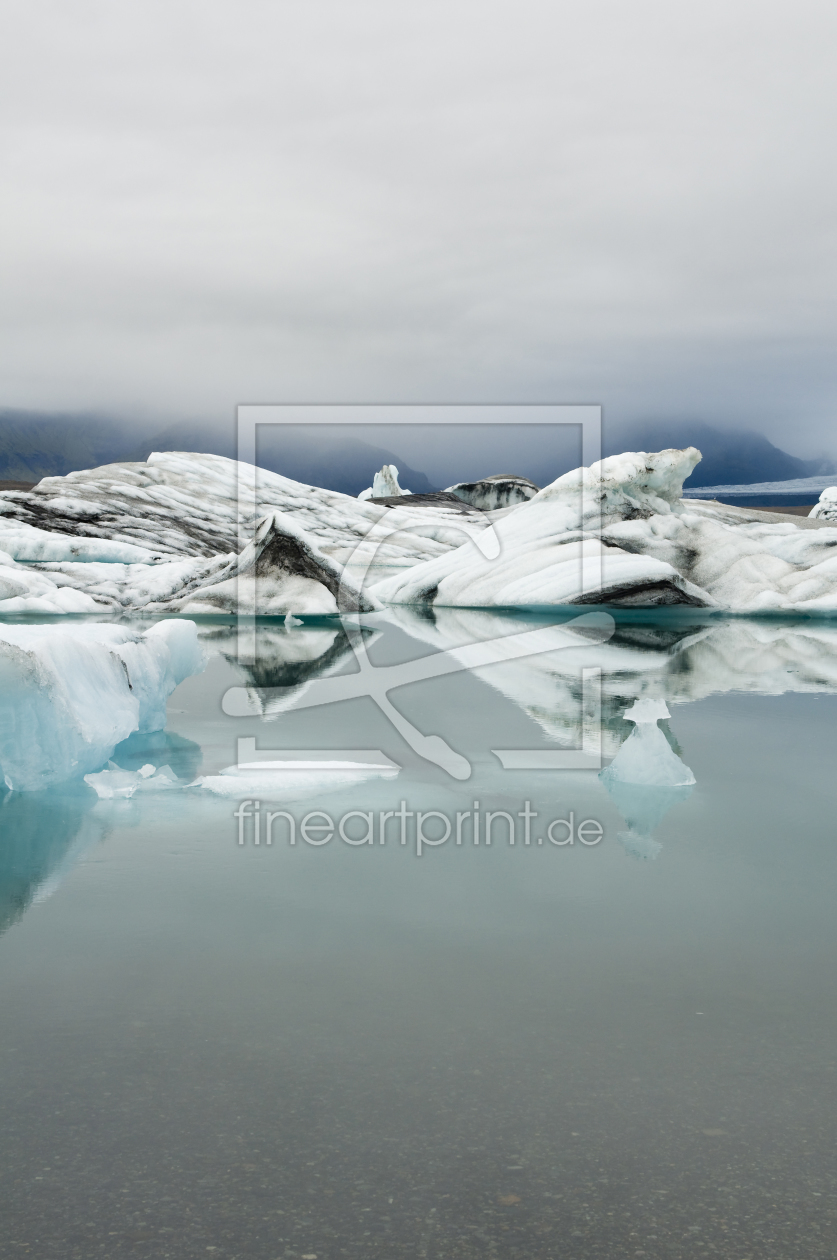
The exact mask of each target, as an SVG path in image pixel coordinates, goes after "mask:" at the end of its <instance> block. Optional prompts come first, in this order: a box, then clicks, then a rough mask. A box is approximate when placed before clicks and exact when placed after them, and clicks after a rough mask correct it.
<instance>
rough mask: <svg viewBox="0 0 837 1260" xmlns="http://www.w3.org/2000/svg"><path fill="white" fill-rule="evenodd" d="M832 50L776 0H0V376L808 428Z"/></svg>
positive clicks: (197, 412) (826, 38)
mask: <svg viewBox="0 0 837 1260" xmlns="http://www.w3.org/2000/svg"><path fill="white" fill-rule="evenodd" d="M835 63H837V8H835V6H834V5H833V4H826V3H805V2H804V0H803V2H802V3H800V2H799V0H795V2H794V3H793V4H791V3H789V2H788V0H782V3H774V2H773V0H753V2H750V0H747V2H742V0H722V2H715V0H709V2H707V0H701V3H700V4H675V3H672V2H671V0H652V2H647V0H631V3H629V4H628V3H625V0H604V2H601V0H578V2H576V3H562V2H561V0H546V2H543V3H541V2H540V0H536V2H527V0H509V2H508V3H495V2H494V0H478V2H477V0H443V2H441V3H437V2H436V0H421V2H420V3H418V2H417V3H402V4H397V3H392V0H377V2H376V3H364V2H362V0H360V2H359V0H335V2H332V0H293V2H292V3H287V2H284V0H271V2H269V3H265V2H262V0H228V2H226V3H218V2H217V0H194V2H192V3H186V2H184V0H164V3H156V2H155V0H135V2H133V3H122V2H120V0H102V2H100V3H87V2H85V0H73V3H72V4H68V3H67V2H66V0H35V2H34V3H33V0H0V100H2V107H1V108H0V121H1V122H2V131H1V132H0V144H2V172H3V174H2V181H0V215H1V216H2V223H0V227H1V228H2V230H0V303H2V307H1V308H0V309H1V310H2V315H1V316H0V317H1V318H2V337H0V405H5V406H24V407H32V408H47V407H48V408H91V407H92V408H98V409H101V410H106V411H118V412H120V413H122V414H137V415H140V414H142V415H145V416H148V415H151V416H158V415H159V417H160V418H161V419H162V420H167V419H169V418H171V419H175V418H177V417H180V416H189V417H207V418H222V419H224V420H226V419H227V418H228V417H229V416H230V415H231V412H232V409H233V407H234V405H235V404H236V403H237V402H283V401H297V400H299V401H304V400H307V401H315V400H316V401H328V402H340V401H347V402H357V401H364V400H367V399H368V400H380V401H383V400H387V401H390V400H391V401H410V400H412V401H433V400H437V399H439V400H441V399H444V400H468V401H518V400H519V401H526V400H529V401H557V402H598V403H603V404H604V405H605V407H606V409H607V415H608V417H609V419H610V420H611V422H612V421H614V420H617V419H636V418H642V417H657V418H664V417H669V416H677V417H701V418H703V419H705V420H708V421H710V422H712V423H725V424H730V425H747V426H752V427H756V428H759V429H761V430H762V431H764V432H766V433H767V434H768V435H769V436H771V437H772V438H773V439H774V440H775V441H778V442H779V444H780V445H782V446H784V447H785V448H786V449H789V450H792V451H793V452H794V453H798V454H805V455H808V454H818V453H820V452H821V451H823V450H828V451H831V452H832V453H834V454H837V438H834V439H833V438H832V434H831V430H832V427H833V426H832V418H833V417H834V416H835V401H837V399H835V391H837V372H835V353H834V351H835V345H834V339H835V331H837V327H836V326H837V283H836V282H837V249H835V244H837V242H836V241H835V237H837V204H835V202H837V187H836V185H837V163H835V159H834V149H835V141H834V130H835V118H837V99H835V98H837V73H836V72H835V71H836V70H837V65H836V64H835Z"/></svg>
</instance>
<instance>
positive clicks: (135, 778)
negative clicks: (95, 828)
mask: <svg viewBox="0 0 837 1260" xmlns="http://www.w3.org/2000/svg"><path fill="white" fill-rule="evenodd" d="M84 782H85V783H86V784H87V785H88V786H89V787H92V788H93V790H94V792H95V793H96V795H97V796H98V797H99V799H100V800H103V801H111V800H129V799H130V798H131V797H132V796H134V795H135V793H137V792H167V791H170V790H171V789H172V788H182V787H185V786H186V784H185V783H182V782H181V781H180V780H179V779H178V778H177V775H176V774H175V773H174V771H173V770H172V768H171V766H161V767H160V769H159V770H158V769H157V768H156V766H152V765H147V766H143V767H142V769H140V770H120V769H119V767H118V766H116V765H114V763H113V762H112V761H109V762H108V768H107V770H100V771H99V773H98V774H86V775H85V776H84Z"/></svg>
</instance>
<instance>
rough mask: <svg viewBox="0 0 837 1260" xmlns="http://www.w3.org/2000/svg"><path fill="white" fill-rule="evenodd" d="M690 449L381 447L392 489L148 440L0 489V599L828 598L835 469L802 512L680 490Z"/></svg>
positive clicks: (297, 602)
mask: <svg viewBox="0 0 837 1260" xmlns="http://www.w3.org/2000/svg"><path fill="white" fill-rule="evenodd" d="M699 459H700V452H699V451H697V450H696V449H695V448H694V447H688V448H686V449H685V450H668V451H658V452H644V451H638V452H637V451H635V452H627V453H625V454H622V455H615V456H611V457H609V458H608V459H604V460H600V461H598V462H597V463H594V464H591V465H590V466H589V467H587V468H580V469H575V470H574V471H573V472H569V473H566V474H565V475H564V476H562V477H559V478H558V479H557V480H556V481H554V482H552V484H551V485H548V486H545V487H543V489H541V490H538V489H537V487H536V486H534V485H533V484H532V483H531V482H528V481H527V480H526V479H525V478H521V477H517V476H512V475H506V474H498V475H496V476H492V477H486V478H483V479H482V480H481V481H474V482H461V483H457V484H456V485H454V486H451V487H450V488H449V490H448V491H442V492H438V493H437V494H433V495H410V494H407V493H403V492H401V490H400V487H398V483H397V474H396V473H395V472H394V471H393V469H394V466H393V465H387V466H386V468H385V469H382V470H381V472H380V473H378V474H376V476H377V477H378V478H383V480H381V482H380V483H378V482H376V485H377V486H378V489H386V490H395V489H397V490H398V493H395V494H387V495H384V496H382V498H383V499H384V500H385V501H383V502H373V501H371V500H369V499H366V500H364V499H356V498H353V497H351V496H349V495H344V494H339V493H338V492H336V491H330V490H324V489H321V488H319V487H317V486H306V485H303V484H302V483H300V482H296V481H293V480H291V479H290V478H287V477H282V476H280V475H279V474H276V473H269V472H265V471H264V470H262V469H256V468H254V467H252V466H251V465H248V464H238V463H236V461H234V460H229V459H224V458H223V457H221V456H215V455H196V454H187V453H183V452H168V453H156V454H153V455H151V456H149V458H148V461H147V462H146V463H145V464H113V465H109V466H106V467H104V468H99V469H93V470H91V471H89V472H83V473H71V474H70V475H69V476H68V477H53V478H45V479H44V480H43V481H42V482H40V483H39V485H38V486H36V487H34V489H32V490H28V491H22V490H8V491H0V615H2V614H6V613H13V614H19V613H33V612H34V613H43V614H45V615H64V614H66V613H90V612H95V611H99V612H101V611H103V610H112V611H115V612H121V611H130V612H132V613H153V614H159V613H163V614H165V613H172V612H176V613H185V614H187V615H192V614H195V615H197V614H202V615H203V614H208V613H210V614H214V613H225V614H228V613H235V612H244V613H248V614H255V615H266V616H275V617H282V618H285V617H287V616H288V615H289V614H290V615H291V616H297V617H300V616H303V617H304V616H318V617H320V616H335V615H336V614H337V613H338V612H344V611H360V612H362V611H372V610H375V609H379V608H380V607H382V606H383V605H394V606H398V605H407V604H415V605H418V606H420V607H425V608H427V607H433V608H434V609H436V608H444V607H449V608H466V607H470V608H488V609H490V608H500V607H511V608H521V607H533V606H534V607H543V606H558V605H570V606H572V605H579V604H581V605H583V604H605V605H612V606H614V607H659V606H665V605H682V606H686V607H691V608H702V609H707V610H714V611H724V612H734V613H774V612H797V613H798V612H805V613H808V612H812V613H834V612H837V551H835V548H837V499H834V498H829V497H828V496H829V495H830V494H831V493H832V490H833V488H832V489H830V490H826V491H825V492H824V493H823V496H822V499H821V502H820V504H818V505H817V507H816V508H815V509H814V512H813V513H812V515H811V516H810V517H796V516H782V515H781V514H777V513H770V512H760V511H757V510H754V509H746V508H737V507H728V506H726V505H724V504H720V503H715V502H711V501H703V500H698V499H688V498H684V496H683V481H684V479H685V478H686V477H688V475H689V473H691V471H692V470H693V468H694V467H695V465H696V464H697V462H698V460H699ZM384 474H386V476H384ZM387 478H390V480H387ZM374 489H375V486H373V487H372V490H373V491H374ZM834 493H835V495H837V490H834ZM482 535H484V537H482ZM488 539H490V540H492V546H491V547H489V546H487V545H483V544H484V543H485V542H486V540H488ZM4 540H5V542H4ZM475 541H476V542H477V545H476V546H475V545H474V542H475Z"/></svg>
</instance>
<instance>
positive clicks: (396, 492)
mask: <svg viewBox="0 0 837 1260" xmlns="http://www.w3.org/2000/svg"><path fill="white" fill-rule="evenodd" d="M403 494H412V491H411V490H402V488H401V486H399V484H398V469H397V468H396V467H395V464H384V466H383V468H382V469H381V471H380V472H376V473H375V476H374V477H373V479H372V485H371V486H370V487H369V489H368V490H361V492H360V494H359V495H358V496H357V497H358V498H359V499H360V500H361V501H363V500H365V499H395V498H399V497H400V496H401V495H403Z"/></svg>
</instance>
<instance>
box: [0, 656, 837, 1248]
mask: <svg viewBox="0 0 837 1260" xmlns="http://www.w3.org/2000/svg"><path fill="white" fill-rule="evenodd" d="M237 677H238V675H237V674H236V673H235V671H234V669H233V667H232V666H229V665H227V664H224V663H222V662H220V661H217V662H216V663H215V664H214V665H213V666H212V667H211V669H210V671H209V672H208V674H207V675H206V676H205V678H204V679H200V680H191V681H190V682H189V683H187V684H185V685H184V686H183V687H182V688H181V689H180V690H179V691H178V693H176V695H175V697H174V698H173V701H172V708H173V709H177V708H180V709H183V710H185V711H184V712H180V713H173V714H172V718H171V729H172V730H173V731H176V732H178V733H179V735H180V737H181V744H180V745H179V755H181V756H182V757H184V758H186V759H188V757H190V756H191V757H192V758H193V759H194V758H195V757H196V756H199V755H200V752H201V750H200V749H198V750H197V752H196V750H195V749H194V746H193V745H190V744H187V743H186V742H185V741H186V740H191V741H194V743H195V744H199V745H201V748H202V755H203V758H204V765H205V767H208V768H209V769H214V768H217V767H218V766H221V765H224V764H228V763H229V762H230V761H231V760H233V759H234V754H233V751H232V737H233V735H240V734H251V733H258V736H259V739H260V741H263V742H264V743H265V745H266V746H270V745H271V744H272V743H275V744H276V745H282V744H283V743H286V746H290V744H291V742H292V741H293V739H294V738H295V737H296V735H297V734H299V737H300V738H302V732H305V734H306V735H307V736H308V737H309V738H310V737H311V733H312V731H313V730H314V726H313V723H314V718H313V716H312V714H310V713H309V714H307V715H305V714H301V715H296V716H294V717H291V718H286V719H282V718H279V719H277V721H276V722H275V723H272V724H267V723H264V722H263V721H261V720H260V719H255V718H254V719H251V720H246V721H238V722H234V721H232V720H231V719H229V718H225V717H224V716H223V714H222V713H221V711H220V695H221V694H222V692H223V690H224V688H225V686H226V685H228V683H229V682H230V680H232V681H235V680H236V679H237ZM433 687H436V688H437V691H436V692H434V691H433ZM433 687H430V688H428V689H425V690H424V691H423V692H422V696H423V697H424V698H423V699H421V700H420V699H418V698H417V699H416V700H415V706H416V707H417V708H421V705H422V704H424V705H425V706H426V708H427V709H428V710H429V711H433V709H434V706H436V711H437V712H438V711H439V709H438V706H439V705H444V704H448V705H453V706H454V709H455V712H454V713H453V715H452V716H451V720H450V722H447V723H445V724H441V723H439V724H437V725H436V727H435V728H429V729H442V726H443V725H444V729H445V734H446V738H449V739H450V741H451V742H452V743H453V744H454V745H455V746H461V741H462V740H466V739H467V738H468V734H469V732H470V738H471V742H472V747H473V754H472V755H473V759H474V763H475V771H474V777H473V779H472V781H470V782H468V783H465V784H461V783H459V784H458V783H454V782H453V781H452V780H450V779H449V778H447V777H446V776H445V775H444V774H443V773H442V772H441V771H436V770H435V769H434V768H433V767H428V766H426V765H423V764H422V763H420V762H418V761H417V759H416V758H414V757H413V758H412V760H410V758H409V757H408V756H406V755H403V754H404V753H405V750H404V748H403V746H401V745H400V744H398V743H393V740H392V739H390V737H389V736H388V734H387V731H386V724H385V723H384V721H383V719H382V718H380V716H379V715H378V714H376V713H375V712H374V711H372V709H371V705H369V704H368V703H367V702H364V701H357V702H352V704H350V705H348V704H347V705H344V706H342V708H341V710H340V711H338V710H337V709H335V710H334V714H333V716H332V719H331V720H332V721H333V724H334V743H335V746H338V747H351V746H353V743H358V744H359V745H362V746H369V747H380V748H385V749H386V750H387V751H388V752H390V753H391V754H392V755H396V756H398V754H402V755H401V762H402V764H404V766H405V769H404V771H403V772H402V775H401V777H400V778H399V779H398V780H397V781H395V782H390V783H387V782H376V783H373V784H372V785H371V786H370V785H367V786H365V787H357V788H353V789H351V790H350V791H344V792H343V793H340V794H338V795H337V796H331V797H322V798H321V799H318V800H317V801H315V802H313V803H312V804H311V805H310V807H311V808H313V807H314V805H316V804H319V805H321V807H322V808H325V809H328V810H330V811H331V812H332V813H333V814H334V815H338V814H340V813H342V812H345V811H346V810H349V809H375V810H376V811H377V810H379V809H392V808H397V806H398V803H399V801H400V800H401V799H404V798H406V799H407V801H408V802H409V804H410V806H411V808H413V807H415V806H416V805H418V807H419V808H426V809H438V810H440V811H448V812H453V811H455V810H456V809H457V808H458V809H461V810H466V809H469V808H470V803H471V802H472V800H473V799H474V795H475V794H477V795H478V796H479V798H480V799H481V801H482V802H483V803H484V805H486V806H487V807H489V808H495V809H502V808H505V809H508V810H510V811H512V807H514V810H517V809H520V808H522V806H523V802H524V801H525V800H527V799H528V800H530V801H531V802H532V807H533V808H534V809H536V810H538V811H539V813H540V815H541V817H542V818H544V819H545V818H550V817H558V816H563V814H565V813H566V812H567V811H568V810H570V809H572V810H573V811H574V813H575V815H576V818H584V817H593V818H596V819H598V820H600V821H601V823H602V825H603V827H604V830H605V835H604V839H603V841H602V843H601V844H600V845H598V846H596V847H592V848H582V847H581V846H579V845H575V846H572V847H569V846H567V847H563V848H556V847H552V846H548V845H542V846H538V845H536V844H533V845H531V846H529V847H528V848H527V847H524V846H523V845H522V844H520V843H518V844H517V845H516V846H515V847H514V848H509V847H508V846H507V845H506V844H505V843H503V842H501V841H500V840H497V839H495V843H494V844H493V845H492V846H491V848H485V847H484V845H483V846H480V847H479V848H475V847H473V845H468V844H463V845H462V846H461V847H459V848H456V847H454V846H453V845H450V844H449V845H446V846H444V847H440V848H439V849H436V850H434V851H431V852H429V853H426V854H425V855H424V856H423V857H422V858H420V859H419V858H417V857H416V855H415V852H414V849H413V848H412V847H411V846H405V847H404V848H402V847H401V846H399V845H398V844H397V843H388V844H387V845H385V846H384V847H381V846H379V845H375V846H373V847H371V848H365V847H364V848H350V847H349V846H347V845H345V844H342V843H340V842H338V841H335V842H332V843H331V844H329V845H327V846H325V847H323V848H319V849H313V848H308V847H306V846H304V845H297V846H296V847H294V848H291V847H289V846H288V845H287V844H286V843H284V842H279V841H277V842H275V843H274V845H273V846H272V847H271V848H266V847H264V846H261V847H260V848H255V847H254V846H253V845H252V844H250V843H248V844H246V845H245V846H244V847H243V848H242V847H239V846H238V845H237V843H236V827H237V824H236V823H235V821H234V819H233V817H232V813H233V809H234V808H235V802H234V801H224V800H209V801H187V800H184V799H183V798H180V797H171V796H169V797H166V798H164V799H161V800H152V799H150V798H147V799H145V800H142V801H139V800H134V801H131V802H122V803H120V802H117V803H113V804H110V803H106V802H100V803H96V802H95V800H94V799H93V798H92V797H91V796H90V795H89V794H88V793H86V791H85V790H84V789H81V790H75V791H69V790H67V791H65V792H54V793H51V794H49V795H48V796H47V795H37V796H30V797H24V796H22V795H19V794H18V795H15V796H11V797H9V798H7V800H6V802H5V805H4V806H3V807H2V810H0V825H2V828H3V845H4V858H3V860H4V861H5V867H4V868H3V870H2V872H0V914H2V918H3V923H4V924H5V925H6V926H7V928H8V930H7V931H6V934H5V936H3V938H2V940H0V1012H2V1027H1V1028H0V1063H2V1075H0V1105H1V1106H2V1121H3V1130H2V1131H3V1141H2V1144H1V1145H0V1196H1V1202H2V1233H1V1235H0V1255H2V1256H3V1257H6V1256H22V1255H30V1256H37V1257H53V1256H55V1257H62V1258H64V1257H103V1258H107V1257H119V1258H121V1257H127V1256H137V1257H149V1258H151V1257H163V1256H171V1257H178V1258H180V1257H198V1256H199V1257H202V1260H207V1257H213V1260H221V1258H223V1260H232V1257H241V1258H243V1257H253V1258H254V1260H277V1258H278V1257H282V1256H289V1257H290V1256H296V1257H311V1256H316V1257H317V1258H318V1260H337V1258H338V1257H358V1258H366V1257H381V1258H382V1260H383V1258H386V1260H390V1258H392V1260H395V1258H400V1257H405V1258H407V1257H409V1258H410V1260H412V1258H414V1257H415V1258H419V1257H427V1258H428V1260H443V1258H447V1257H450V1258H453V1257H461V1258H463V1260H472V1258H474V1260H476V1258H477V1257H489V1258H491V1260H505V1258H506V1257H509V1258H511V1257H520V1258H525V1260H542V1258H544V1260H545V1258H547V1257H549V1258H550V1260H552V1258H555V1260H558V1258H564V1257H567V1258H575V1257H578V1258H581V1257H585V1258H586V1257H601V1258H602V1260H605V1258H606V1260H612V1258H614V1257H635V1256H646V1257H648V1258H649V1260H653V1258H655V1257H660V1258H663V1257H665V1258H666V1260H668V1258H669V1257H671V1258H675V1257H696V1256H702V1255H706V1256H719V1257H725V1258H729V1260H747V1258H748V1257H751V1258H752V1260H765V1258H770V1260H773V1258H774V1257H775V1258H776V1260H779V1258H782V1260H785V1258H789V1257H800V1258H802V1257H806V1258H807V1257H817V1256H823V1257H832V1256H834V1255H835V1254H837V1239H835V1225H834V1221H835V1211H836V1210H837V1178H835V1154H834V1151H835V1143H834V1132H835V1109H836V1107H837V1088H835V1085H837V1080H835V1075H836V1074H837V1073H836V1069H837V1028H835V1001H834V989H835V983H834V974H835V944H836V943H837V915H835V895H836V894H837V835H836V834H835V808H834V804H835V788H834V784H835V772H834V766H835V753H836V752H837V697H836V696H834V695H831V694H808V695H785V696H764V695H757V694H755V695H754V694H751V695H739V694H726V695H720V696H709V697H708V698H705V699H698V700H696V701H695V702H693V703H691V704H680V705H677V706H676V707H675V706H672V721H671V728H672V731H673V733H674V735H675V736H676V739H677V741H678V743H679V746H680V749H681V756H682V758H683V760H684V761H685V762H686V763H687V764H688V765H689V766H690V767H691V768H692V770H693V771H694V774H695V777H696V779H697V786H696V787H695V789H694V791H693V792H692V794H691V795H690V796H689V797H688V799H684V800H683V801H681V802H680V803H678V804H676V805H675V806H674V807H673V808H672V809H671V810H670V811H669V812H668V813H667V814H666V816H665V817H664V819H663V820H662V822H661V823H660V824H659V826H658V828H657V829H656V832H655V838H656V842H657V843H660V844H662V846H663V847H662V850H661V851H660V853H659V856H658V857H657V858H656V859H655V860H652V861H640V860H637V859H636V858H634V857H631V856H630V854H629V853H628V852H626V849H625V847H624V846H623V844H622V843H621V842H620V840H619V839H618V833H620V832H624V828H625V823H624V821H623V819H622V817H621V815H620V814H619V812H618V810H617V809H616V807H615V805H614V803H613V801H612V800H611V799H610V797H609V796H608V794H607V792H606V791H605V789H604V787H603V785H602V784H601V783H600V782H599V780H598V778H597V777H596V775H595V774H591V773H586V774H585V773H577V774H564V775H560V776H558V778H559V780H560V781H559V782H558V785H557V786H556V778H555V776H552V777H550V776H549V775H548V774H547V773H534V772H517V777H515V775H514V774H510V773H506V774H505V775H503V776H502V777H501V775H500V773H499V771H498V769H497V762H496V759H494V758H492V757H491V755H490V753H489V752H488V749H489V748H490V747H491V746H497V743H498V740H497V737H496V731H495V733H494V734H493V735H483V727H484V726H485V724H486V723H487V721H488V716H489V714H490V713H493V714H494V717H495V718H497V720H498V721H499V722H500V724H501V727H502V729H503V732H504V735H505V736H506V738H507V739H508V742H509V743H510V744H511V745H513V744H514V742H515V738H516V737H517V736H519V735H520V734H521V732H522V731H523V729H524V726H525V723H526V722H529V724H530V725H532V724H531V721H530V719H529V718H524V716H523V715H522V713H521V711H520V710H519V709H517V710H516V709H515V708H514V706H513V705H512V703H511V702H510V701H509V700H508V699H506V698H504V697H502V696H500V695H499V694H498V693H496V692H494V691H491V690H490V689H489V688H488V687H487V686H486V685H485V684H484V683H482V682H479V681H478V680H475V679H467V680H466V679H460V680H458V681H457V682H456V683H453V682H451V681H450V680H446V681H445V682H444V683H441V682H439V683H436V684H433ZM404 707H405V708H406V707H407V706H406V705H405V706H404ZM294 723H296V724H297V725H294ZM352 733H354V736H355V738H354V741H352V739H351V736H352ZM492 740H493V743H492ZM387 741H388V742H387ZM457 741H460V742H459V743H457ZM302 746H308V745H307V744H304V743H303V744H302ZM175 751H176V752H177V749H176V750H175ZM286 807H287V808H291V807H290V806H286ZM279 808H281V806H279ZM292 808H293V810H294V812H295V813H296V814H297V816H300V815H301V814H302V813H304V812H305V809H304V808H300V807H298V806H296V805H294V806H293V807H292ZM62 862H63V864H64V866H63V870H64V875H63V879H60V876H61V871H62ZM44 881H46V882H44ZM50 881H52V884H50ZM52 886H54V887H55V891H53V892H52V895H50V896H47V895H46V894H47V893H49V891H50V887H52ZM38 888H40V893H37V892H36V896H40V897H41V900H40V901H35V902H34V903H32V904H29V902H30V899H31V897H32V895H33V891H34V890H37V889H38Z"/></svg>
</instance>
